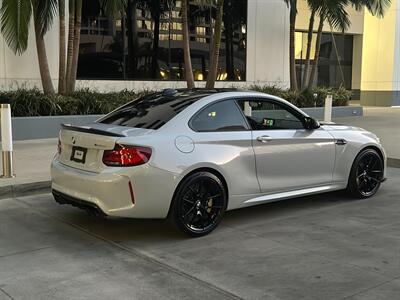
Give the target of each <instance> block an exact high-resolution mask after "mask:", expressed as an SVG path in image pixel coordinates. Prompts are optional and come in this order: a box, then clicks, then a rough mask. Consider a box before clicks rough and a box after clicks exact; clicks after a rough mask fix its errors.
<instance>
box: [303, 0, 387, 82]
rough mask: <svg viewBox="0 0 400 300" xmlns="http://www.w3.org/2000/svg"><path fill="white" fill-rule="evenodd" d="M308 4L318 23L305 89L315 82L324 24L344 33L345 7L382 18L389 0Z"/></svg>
mask: <svg viewBox="0 0 400 300" xmlns="http://www.w3.org/2000/svg"><path fill="white" fill-rule="evenodd" d="M308 3H309V6H310V8H311V9H312V10H315V11H317V12H318V13H319V17H320V21H319V26H318V31H317V40H316V50H315V57H314V64H313V66H312V69H311V74H310V76H309V78H306V79H305V80H306V84H305V85H304V86H305V87H306V88H310V87H311V86H312V85H313V82H314V80H315V75H316V72H317V68H318V60H319V54H320V48H321V38H322V31H323V27H324V22H325V21H328V23H329V25H330V26H331V27H333V28H336V29H339V30H341V31H344V30H346V29H347V28H348V26H349V25H350V20H349V18H348V14H347V12H346V10H345V9H346V6H347V5H351V6H353V7H354V8H355V9H356V10H362V9H363V8H366V9H368V10H369V11H370V13H371V14H372V15H374V16H378V17H383V16H384V14H385V11H386V9H387V8H388V7H389V6H390V3H391V0H335V1H333V0H308ZM311 21H312V20H310V23H311ZM310 26H311V25H310ZM308 47H311V41H308V45H307V48H308ZM307 52H308V50H307Z"/></svg>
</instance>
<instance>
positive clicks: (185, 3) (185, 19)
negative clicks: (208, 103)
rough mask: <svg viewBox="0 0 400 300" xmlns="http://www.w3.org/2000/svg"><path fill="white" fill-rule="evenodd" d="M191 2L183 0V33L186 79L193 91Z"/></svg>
mask: <svg viewBox="0 0 400 300" xmlns="http://www.w3.org/2000/svg"><path fill="white" fill-rule="evenodd" d="M188 2H189V0H182V7H181V9H182V12H181V15H182V31H183V58H184V61H185V79H186V84H187V87H188V88H189V89H193V88H194V87H195V85H194V76H193V68H192V59H191V57H190V44H189V41H190V37H189V21H188V8H189V5H188V4H189V3H188Z"/></svg>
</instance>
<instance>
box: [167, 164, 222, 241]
mask: <svg viewBox="0 0 400 300" xmlns="http://www.w3.org/2000/svg"><path fill="white" fill-rule="evenodd" d="M172 205H173V206H172V214H171V217H172V219H173V221H174V223H175V224H176V225H177V227H178V228H179V229H181V230H182V231H184V232H185V233H187V234H189V235H191V236H193V237H200V236H203V235H206V234H208V233H210V232H211V231H213V230H214V229H215V228H216V227H217V226H218V224H219V223H220V222H221V219H222V217H223V215H224V213H225V211H226V206H227V192H226V189H225V186H224V184H223V183H222V182H221V180H220V179H219V178H218V177H217V176H215V175H214V174H212V173H209V172H199V173H195V174H192V175H190V176H189V177H187V178H186V179H184V181H183V182H182V184H181V185H180V186H179V188H178V190H177V192H176V195H175V197H174V199H173V204H172Z"/></svg>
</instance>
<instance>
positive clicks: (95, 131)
mask: <svg viewBox="0 0 400 300" xmlns="http://www.w3.org/2000/svg"><path fill="white" fill-rule="evenodd" d="M61 128H62V129H65V130H70V131H78V132H85V133H92V134H98V135H104V136H115V137H125V135H123V134H119V133H114V132H110V131H105V130H101V129H95V128H91V127H89V126H74V125H71V124H61Z"/></svg>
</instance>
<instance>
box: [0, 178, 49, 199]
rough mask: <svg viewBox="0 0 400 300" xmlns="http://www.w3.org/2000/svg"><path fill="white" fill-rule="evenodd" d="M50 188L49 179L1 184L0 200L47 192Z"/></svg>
mask: <svg viewBox="0 0 400 300" xmlns="http://www.w3.org/2000/svg"><path fill="white" fill-rule="evenodd" d="M50 189H51V181H50V180H48V181H39V182H32V183H22V184H13V185H7V186H2V187H0V200H1V199H7V198H16V197H23V196H30V195H34V194H43V193H48V192H49V191H50Z"/></svg>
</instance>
